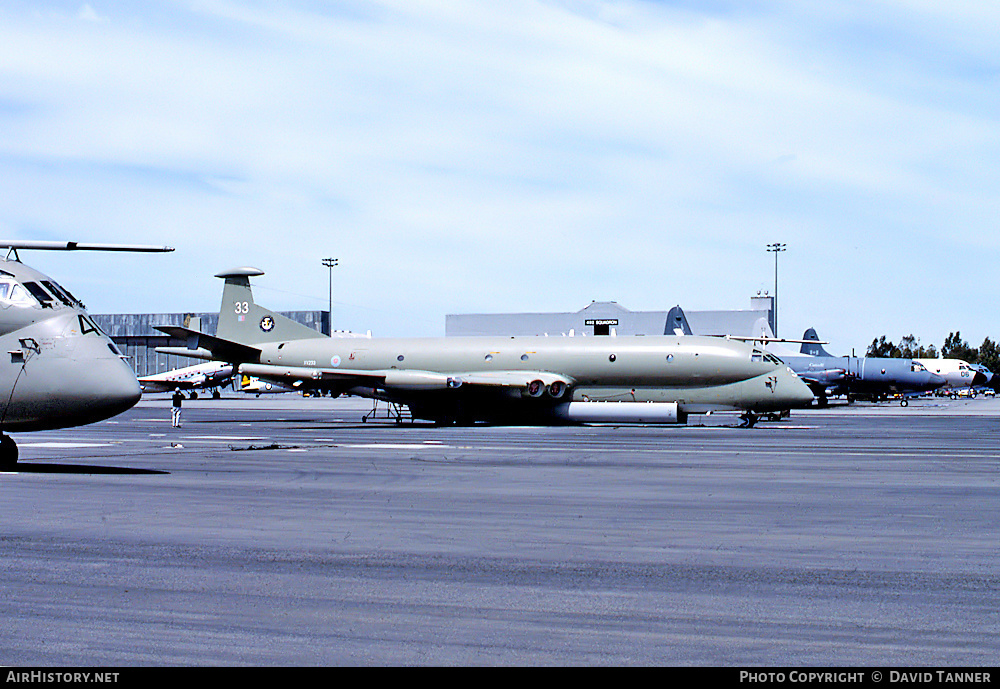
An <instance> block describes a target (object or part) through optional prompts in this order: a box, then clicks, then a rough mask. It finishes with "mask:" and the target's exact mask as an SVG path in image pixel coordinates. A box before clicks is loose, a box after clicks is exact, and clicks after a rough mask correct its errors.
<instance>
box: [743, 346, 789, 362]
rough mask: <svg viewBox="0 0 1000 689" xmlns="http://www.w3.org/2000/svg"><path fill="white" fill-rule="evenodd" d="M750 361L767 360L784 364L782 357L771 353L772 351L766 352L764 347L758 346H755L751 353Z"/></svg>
mask: <svg viewBox="0 0 1000 689" xmlns="http://www.w3.org/2000/svg"><path fill="white" fill-rule="evenodd" d="M750 361H766V362H767V363H769V364H774V365H775V366H781V365H782V364H784V362H783V361H782V360H781V359H779V358H778V357H776V356H774V355H773V354H771V352H765V351H764V350H763V349H757V348H756V347H754V350H753V353H752V354H751V355H750Z"/></svg>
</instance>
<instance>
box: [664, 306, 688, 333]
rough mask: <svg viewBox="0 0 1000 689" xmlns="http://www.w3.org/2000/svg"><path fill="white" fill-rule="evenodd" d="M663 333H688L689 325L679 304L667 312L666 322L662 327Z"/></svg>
mask: <svg viewBox="0 0 1000 689" xmlns="http://www.w3.org/2000/svg"><path fill="white" fill-rule="evenodd" d="M663 334H664V335H690V334H691V326H690V325H688V321H687V317H686V316H685V315H684V310H683V309H682V308H681V307H680V306H675V307H674V308H672V309H670V311H669V312H667V323H666V325H665V326H664V328H663Z"/></svg>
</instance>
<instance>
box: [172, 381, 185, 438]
mask: <svg viewBox="0 0 1000 689" xmlns="http://www.w3.org/2000/svg"><path fill="white" fill-rule="evenodd" d="M171 400H172V401H173V408H172V409H171V412H170V425H171V426H173V427H174V428H180V427H181V402H183V401H184V395H182V394H181V389H180V388H175V389H174V396H173V397H172V398H171Z"/></svg>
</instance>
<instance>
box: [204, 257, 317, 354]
mask: <svg viewBox="0 0 1000 689" xmlns="http://www.w3.org/2000/svg"><path fill="white" fill-rule="evenodd" d="M263 274H264V271H262V270H258V269H257V268H249V267H242V268H234V269H233V270H229V271H226V272H224V273H219V274H218V275H216V276H215V277H217V278H223V279H224V280H225V281H226V284H225V286H224V287H223V288H222V306H220V307H219V328H218V330H217V331H216V334H215V335H216V337H219V338H222V339H224V340H232V341H233V342H238V343H240V344H245V345H255V344H260V343H262V342H278V341H280V340H303V339H306V338H310V337H326V335H324V334H323V333H321V332H318V331H316V330H313V329H312V328H310V327H308V326H305V325H302V324H301V323H296V322H295V321H293V320H292V319H291V318H286V317H285V316H282V315H281V314H278V313H274V312H273V311H268V310H267V309H265V308H264V307H263V306H258V305H257V304H255V303H254V300H253V292H252V291H251V290H250V277H251V276H257V275H263Z"/></svg>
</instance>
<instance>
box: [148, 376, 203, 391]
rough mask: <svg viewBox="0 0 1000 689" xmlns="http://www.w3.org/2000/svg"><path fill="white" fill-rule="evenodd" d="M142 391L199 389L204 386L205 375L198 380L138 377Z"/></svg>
mask: <svg viewBox="0 0 1000 689" xmlns="http://www.w3.org/2000/svg"><path fill="white" fill-rule="evenodd" d="M139 385H141V386H142V391H143V392H173V391H174V390H195V389H198V390H200V389H201V388H203V387H204V386H205V377H204V376H202V377H201V379H200V380H192V379H188V380H162V379H157V378H154V377H152V376H149V377H146V378H140V379H139Z"/></svg>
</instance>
